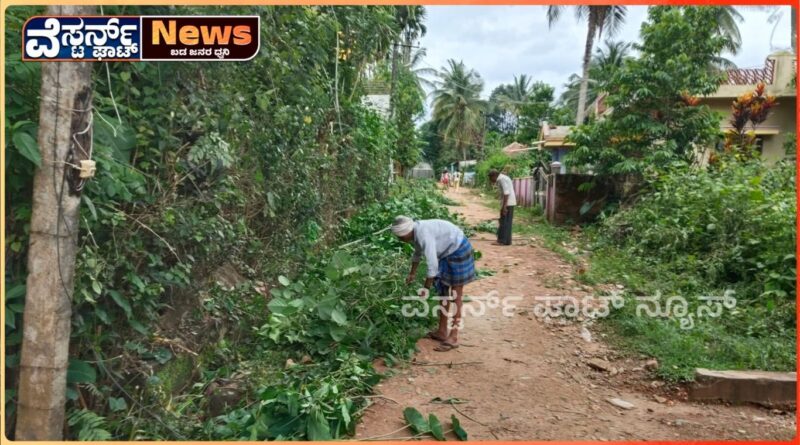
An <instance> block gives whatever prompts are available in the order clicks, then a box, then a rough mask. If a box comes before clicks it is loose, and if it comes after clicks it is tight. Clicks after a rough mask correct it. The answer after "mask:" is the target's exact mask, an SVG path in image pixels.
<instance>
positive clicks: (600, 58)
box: [559, 40, 632, 110]
mask: <svg viewBox="0 0 800 445" xmlns="http://www.w3.org/2000/svg"><path fill="white" fill-rule="evenodd" d="M631 46H632V45H631V44H630V43H628V42H622V41H616V42H615V41H610V40H606V42H605V46H603V47H600V48H597V49H596V50H595V53H594V56H592V61H591V63H590V66H589V86H588V89H587V93H586V103H587V104H592V103H593V102H594V101H595V100H596V99H597V96H598V94H600V92H601V91H602V90H603V88H604V83H605V82H608V80H610V79H611V77H612V76H613V74H614V72H615V71H616V70H617V69H619V67H621V66H622V64H623V62H624V61H625V59H628V58H629V57H630V52H631ZM564 86H565V87H566V88H565V90H564V92H563V93H561V97H560V99H559V100H560V102H561V103H562V104H563V105H564V106H566V107H568V108H570V109H572V110H577V108H578V97H579V95H580V88H581V77H580V76H579V75H577V74H574V73H573V74H571V75H570V76H569V78H568V79H567V83H566V84H565V85H564Z"/></svg>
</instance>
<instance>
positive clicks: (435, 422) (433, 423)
mask: <svg viewBox="0 0 800 445" xmlns="http://www.w3.org/2000/svg"><path fill="white" fill-rule="evenodd" d="M428 424H429V425H430V427H431V434H433V437H435V438H436V440H447V439H445V438H444V430H442V422H439V418H438V417H436V415H434V414H429V415H428Z"/></svg>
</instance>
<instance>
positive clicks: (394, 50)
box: [389, 40, 399, 117]
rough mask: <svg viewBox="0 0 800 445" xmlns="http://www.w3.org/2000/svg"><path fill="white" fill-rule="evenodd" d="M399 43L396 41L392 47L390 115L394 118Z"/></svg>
mask: <svg viewBox="0 0 800 445" xmlns="http://www.w3.org/2000/svg"><path fill="white" fill-rule="evenodd" d="M398 46H399V43H398V42H397V40H395V41H394V43H393V45H392V79H391V83H390V84H389V115H390V116H392V117H394V93H395V84H396V83H397V56H398V54H397V52H398V51H399V50H398Z"/></svg>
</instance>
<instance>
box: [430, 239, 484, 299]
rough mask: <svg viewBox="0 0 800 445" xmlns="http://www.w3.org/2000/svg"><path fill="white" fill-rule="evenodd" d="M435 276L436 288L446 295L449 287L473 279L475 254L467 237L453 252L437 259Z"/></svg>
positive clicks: (460, 284)
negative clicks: (437, 271)
mask: <svg viewBox="0 0 800 445" xmlns="http://www.w3.org/2000/svg"><path fill="white" fill-rule="evenodd" d="M437 278H438V279H437V280H436V288H437V290H438V291H439V295H440V296H446V295H448V294H449V288H451V287H454V286H463V285H465V284H467V283H471V282H472V281H475V256H474V253H473V250H472V244H470V243H469V240H468V239H466V238H463V240H462V241H461V244H459V246H458V249H456V251H455V252H453V253H451V254H450V255H448V256H446V257H444V258H442V259H440V260H439V276H438V277H437Z"/></svg>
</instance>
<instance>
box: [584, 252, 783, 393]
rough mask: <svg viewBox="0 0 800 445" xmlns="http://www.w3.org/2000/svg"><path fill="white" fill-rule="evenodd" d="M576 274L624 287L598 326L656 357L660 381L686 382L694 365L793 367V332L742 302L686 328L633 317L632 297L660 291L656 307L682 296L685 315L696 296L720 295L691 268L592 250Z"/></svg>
mask: <svg viewBox="0 0 800 445" xmlns="http://www.w3.org/2000/svg"><path fill="white" fill-rule="evenodd" d="M576 278H578V279H579V280H580V281H582V282H583V283H586V284H588V285H599V284H609V283H611V284H621V285H623V286H624V287H625V295H626V298H625V306H624V307H623V308H621V309H619V310H617V311H613V312H612V313H611V315H610V316H609V317H608V318H606V319H603V320H602V326H603V327H605V328H606V329H605V330H606V332H607V333H609V334H610V336H609V339H610V341H611V342H612V343H613V344H614V345H615V346H617V347H619V348H621V349H623V350H627V351H629V352H636V353H640V354H645V355H647V356H650V357H655V358H656V359H658V361H659V363H660V364H661V366H660V367H659V369H658V371H657V372H658V374H659V376H660V377H662V378H664V379H666V380H670V381H690V380H692V379H693V378H694V369H695V368H710V369H760V370H767V371H789V370H793V369H794V368H795V354H796V347H795V341H794V335H795V333H794V332H793V331H788V330H785V329H783V328H781V327H780V326H779V325H780V323H779V322H777V321H775V320H771V319H770V314H769V313H767V312H765V311H763V310H759V308H758V307H757V306H756V305H753V304H751V303H748V302H746V301H745V302H743V303H740V304H741V306H740V305H737V307H736V308H735V309H734V310H732V311H728V310H725V312H723V314H722V316H721V317H719V318H695V319H694V320H693V324H694V326H693V327H692V328H691V329H681V326H680V322H679V320H678V319H675V318H663V317H657V318H653V317H649V316H646V315H645V314H642V316H639V315H637V313H636V309H635V308H636V304H637V300H636V299H635V297H634V296H635V295H648V296H650V295H655V294H656V293H657V292H660V294H661V295H662V298H661V305H662V307H663V306H665V301H666V299H667V297H668V296H673V295H682V296H685V297H686V299H687V300H688V301H689V309H690V313H696V308H697V307H698V305H699V303H700V302H699V301H697V296H701V295H722V292H724V290H720V289H717V290H714V289H710V288H708V287H706V286H705V285H704V283H703V281H702V279H701V278H700V277H698V276H696V275H695V274H694V272H693V271H686V272H682V273H675V272H674V271H672V270H670V269H669V267H667V266H666V265H655V266H654V265H652V264H648V263H645V262H642V261H641V260H640V259H639V258H636V257H634V256H632V255H630V254H628V253H627V252H624V251H621V250H617V249H613V248H604V249H600V250H597V251H595V252H593V254H592V256H591V260H590V262H589V267H588V269H587V270H586V273H585V274H581V275H579V276H577V277H576Z"/></svg>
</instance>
